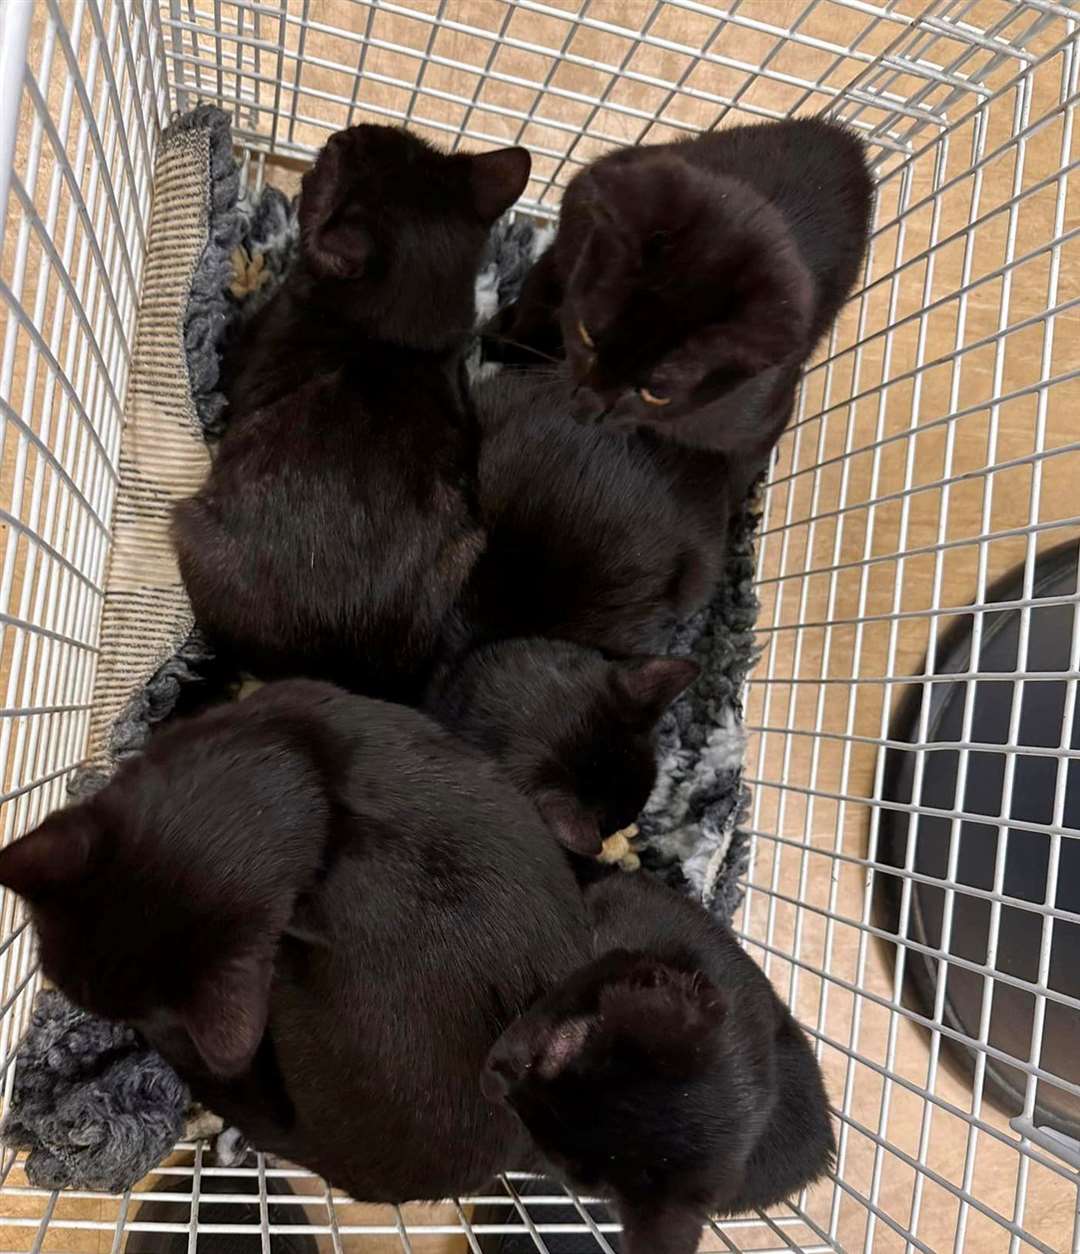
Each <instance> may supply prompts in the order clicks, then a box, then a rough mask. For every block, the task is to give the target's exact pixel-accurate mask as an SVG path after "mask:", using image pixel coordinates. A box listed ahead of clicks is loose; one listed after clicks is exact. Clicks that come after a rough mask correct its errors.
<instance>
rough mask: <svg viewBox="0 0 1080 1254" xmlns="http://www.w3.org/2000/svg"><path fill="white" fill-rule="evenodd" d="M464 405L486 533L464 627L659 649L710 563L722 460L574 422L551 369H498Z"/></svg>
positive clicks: (702, 593) (718, 542)
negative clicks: (471, 418) (472, 422)
mask: <svg viewBox="0 0 1080 1254" xmlns="http://www.w3.org/2000/svg"><path fill="white" fill-rule="evenodd" d="M474 404H475V407H476V413H477V418H478V421H479V423H480V429H481V433H482V434H481V446H480V467H479V486H478V504H479V511H480V517H481V519H482V521H483V524H484V529H485V532H486V536H487V545H486V548H485V550H484V552H483V554H482V555H481V556H480V558H479V560H478V561H477V563H476V565H475V567H474V569H473V571H472V573H471V575H470V577H469V581H468V583H467V585H466V587H465V590H464V595H463V599H462V603H461V608H460V614H459V619H460V618H463V619H464V624H465V627H464V632H465V636H466V638H467V640H468V641H469V642H470V643H476V642H478V641H483V640H498V639H505V638H508V637H514V636H546V637H548V638H552V639H561V640H572V641H575V642H577V643H578V644H584V645H588V646H589V647H591V648H595V649H600V650H602V651H603V652H605V653H608V654H612V655H614V656H620V657H628V656H632V655H635V654H642V653H655V652H660V651H663V650H664V649H666V648H667V645H668V642H669V639H670V636H671V632H672V629H673V628H674V626H675V625H676V623H678V622H679V621H681V620H682V619H684V618H686V617H687V615H689V614H691V613H693V612H694V611H695V610H696V609H698V608H699V607H700V606H701V605H702V604H703V603H704V602H705V600H706V599H707V598H708V596H709V595H710V594H711V593H712V591H713V588H714V587H715V585H716V582H717V580H718V579H719V578H720V575H721V573H722V571H723V559H724V546H725V540H726V534H727V522H728V517H729V515H730V510H731V504H732V500H731V496H730V492H729V486H728V459H727V458H726V457H724V456H723V455H720V454H715V453H708V452H699V451H697V450H687V449H682V448H678V447H676V446H674V445H671V444H669V443H667V442H664V441H658V440H656V439H654V438H653V437H651V436H650V435H649V434H648V433H646V434H645V435H644V436H641V435H638V434H635V433H628V434H624V433H622V432H617V431H608V430H605V429H603V428H599V427H592V428H585V427H581V426H578V425H577V424H576V423H574V422H572V421H570V419H569V415H568V393H567V388H566V383H565V380H564V379H563V378H562V377H560V376H559V375H554V374H547V373H544V374H542V375H539V374H535V375H534V372H530V371H503V372H502V373H501V374H499V375H497V376H496V377H495V378H494V379H491V380H489V381H487V382H485V383H483V384H481V385H479V386H478V387H477V388H476V389H475V391H474ZM459 630H461V627H460V622H459Z"/></svg>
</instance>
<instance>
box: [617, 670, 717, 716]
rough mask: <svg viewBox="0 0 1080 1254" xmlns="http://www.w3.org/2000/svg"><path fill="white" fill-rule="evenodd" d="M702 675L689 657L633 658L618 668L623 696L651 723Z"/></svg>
mask: <svg viewBox="0 0 1080 1254" xmlns="http://www.w3.org/2000/svg"><path fill="white" fill-rule="evenodd" d="M700 674H701V667H700V666H698V664H697V662H694V661H692V660H691V659H690V658H688V657H633V658H628V659H627V660H626V661H625V662H616V663H615V667H614V681H615V686H616V688H617V689H618V691H619V693H620V694H621V695H622V697H623V699H624V700H625V701H626V702H627V703H628V705H629V706H630V707H631V708H632V709H633V710H634V711H635V712H637V713H639V714H641V715H643V716H644V717H645V719H646V720H648V721H649V722H655V721H656V719H658V718H659V717H660V715H661V714H663V712H664V711H665V710H666V709H667V707H668V706H669V705H670V704H671V703H672V701H674V700H675V698H676V697H677V696H678V695H679V693H681V692H684V691H685V690H686V689H687V688H689V687H690V685H691V684H692V683H693V682H694V680H695V679H697V677H698V675H700Z"/></svg>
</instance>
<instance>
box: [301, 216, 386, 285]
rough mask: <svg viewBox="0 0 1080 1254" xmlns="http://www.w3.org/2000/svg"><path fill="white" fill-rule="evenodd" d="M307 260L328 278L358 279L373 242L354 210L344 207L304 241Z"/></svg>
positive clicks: (366, 265)
mask: <svg viewBox="0 0 1080 1254" xmlns="http://www.w3.org/2000/svg"><path fill="white" fill-rule="evenodd" d="M305 244H306V251H307V254H308V261H309V262H311V264H312V265H313V266H314V268H315V269H316V270H318V272H319V273H321V274H323V275H325V276H327V277H328V278H338V279H359V278H360V277H361V276H362V275H363V273H364V271H365V270H366V269H367V267H368V265H369V264H370V262H371V258H372V254H373V253H374V251H375V243H374V241H373V240H372V238H371V236H370V235H369V234H368V231H367V229H366V228H365V227H364V226H363V224H362V223H361V222H360V221H359V218H358V216H357V214H356V213H355V212H350V211H349V208H348V207H346V208H344V209H343V210H341V211H340V212H338V213H336V214H335V215H334V216H333V217H332V218H331V219H330V221H329V222H327V223H326V224H325V225H323V226H321V227H319V228H318V229H317V230H316V231H314V232H312V235H311V237H310V238H309V239H308V240H307V241H305Z"/></svg>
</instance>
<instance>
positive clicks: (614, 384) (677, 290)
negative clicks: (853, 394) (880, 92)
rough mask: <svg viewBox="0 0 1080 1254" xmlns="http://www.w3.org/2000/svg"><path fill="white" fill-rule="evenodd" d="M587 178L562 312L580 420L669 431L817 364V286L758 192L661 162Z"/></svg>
mask: <svg viewBox="0 0 1080 1254" xmlns="http://www.w3.org/2000/svg"><path fill="white" fill-rule="evenodd" d="M581 178H582V179H583V180H587V181H588V186H587V188H583V189H582V193H583V194H581V195H578V196H575V197H574V198H573V209H572V210H568V212H571V211H572V212H573V213H574V214H575V215H580V219H581V220H578V221H575V222H574V223H572V224H571V229H570V231H569V232H568V234H567V238H568V239H570V240H572V241H573V245H574V247H575V249H576V252H575V255H574V256H573V257H572V258H571V257H568V258H567V259H566V261H565V262H564V264H566V265H568V266H569V267H570V270H569V275H568V278H567V281H566V284H565V294H564V297H563V304H562V310H561V318H562V330H563V339H564V343H565V346H566V355H567V359H568V361H569V363H570V367H571V369H572V371H573V375H574V378H575V381H576V382H577V384H578V395H577V410H578V417H579V418H580V419H581V420H583V421H598V420H601V419H603V420H604V421H607V422H608V423H610V424H613V425H620V426H622V425H625V426H636V425H651V426H655V427H657V428H663V427H664V426H665V425H666V424H669V423H671V422H673V421H675V420H676V419H678V418H680V417H682V416H684V415H685V414H687V413H691V412H694V411H695V410H697V409H700V408H701V406H702V405H704V404H707V403H709V402H710V401H712V400H715V399H716V398H717V397H718V396H720V395H722V394H723V393H724V392H725V391H727V390H729V389H730V388H732V387H733V386H735V385H737V384H739V383H741V382H743V381H745V380H746V379H748V378H750V377H752V376H754V375H756V374H758V373H759V372H760V371H762V370H765V369H767V368H768V367H770V366H774V365H777V364H779V363H781V362H783V361H784V360H785V359H787V358H789V357H790V356H791V355H792V354H793V353H795V354H797V355H801V354H802V353H803V352H805V350H806V348H807V345H806V342H805V341H806V338H807V336H808V334H809V327H810V316H811V300H812V293H813V287H812V279H811V277H810V274H809V271H808V270H807V268H806V265H805V264H804V262H803V260H802V258H801V256H800V254H799V251H798V248H797V246H796V244H795V242H794V240H793V238H792V236H791V233H790V231H789V230H788V229H787V226H786V225H785V223H784V221H783V218H782V217H781V215H780V214H779V213H778V212H777V211H776V210H775V209H774V208H773V207H772V206H771V205H769V204H768V203H767V202H766V201H765V200H763V199H762V198H761V197H760V196H759V195H758V194H757V193H756V192H755V191H753V189H752V188H750V187H749V186H748V185H747V184H746V183H744V182H742V181H741V180H739V179H732V178H724V177H720V176H717V175H711V174H708V173H706V172H705V171H703V170H700V169H698V168H696V167H694V166H692V165H691V164H690V163H689V162H687V161H686V160H685V159H684V158H682V157H681V156H679V155H678V154H677V153H670V152H649V151H648V150H643V151H639V152H637V153H633V154H630V155H629V156H628V158H627V159H625V160H621V161H607V162H601V163H600V164H599V165H597V166H596V167H594V168H593V169H591V170H589V171H587V172H586V173H585V174H583V175H582V176H581ZM558 246H559V245H558V244H556V247H558Z"/></svg>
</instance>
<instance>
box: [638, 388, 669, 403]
mask: <svg viewBox="0 0 1080 1254" xmlns="http://www.w3.org/2000/svg"><path fill="white" fill-rule="evenodd" d="M638 396H640V397H641V399H642V400H643V401H644V402H645V404H646V405H670V404H671V397H670V396H656V395H654V394H653V393H652V392H650V391H649V389H648V388H638Z"/></svg>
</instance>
